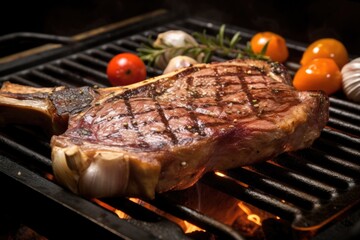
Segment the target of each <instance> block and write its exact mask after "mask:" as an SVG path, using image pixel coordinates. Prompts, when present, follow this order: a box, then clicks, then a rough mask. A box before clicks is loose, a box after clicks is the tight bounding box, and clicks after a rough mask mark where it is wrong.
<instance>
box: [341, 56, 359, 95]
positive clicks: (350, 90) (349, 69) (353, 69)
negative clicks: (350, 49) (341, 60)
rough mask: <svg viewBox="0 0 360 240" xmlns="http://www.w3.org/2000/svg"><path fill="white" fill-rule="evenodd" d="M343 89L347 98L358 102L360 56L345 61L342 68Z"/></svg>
mask: <svg viewBox="0 0 360 240" xmlns="http://www.w3.org/2000/svg"><path fill="white" fill-rule="evenodd" d="M341 74H342V77H343V80H342V83H343V91H344V93H345V95H346V96H347V98H348V99H349V100H352V101H354V102H360V58H356V59H354V60H352V61H351V62H349V63H347V64H346V65H345V66H344V67H343V68H342V69H341Z"/></svg>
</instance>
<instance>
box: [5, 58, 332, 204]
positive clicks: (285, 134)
mask: <svg viewBox="0 0 360 240" xmlns="http://www.w3.org/2000/svg"><path fill="white" fill-rule="evenodd" d="M290 82H291V77H290V75H289V74H288V73H287V71H286V69H285V67H284V66H283V65H281V64H278V63H273V62H267V61H260V60H231V61H226V62H220V63H211V64H198V65H195V66H192V67H188V68H185V69H181V70H178V71H175V72H172V73H169V74H166V75H162V76H158V77H155V78H152V79H148V80H145V81H143V82H141V83H137V84H133V85H130V86H128V87H113V88H102V89H95V88H91V87H82V88H65V87H56V88H40V89H38V88H29V87H24V86H20V85H16V84H11V83H6V84H4V85H3V87H2V89H1V91H0V122H3V123H4V122H17V123H19V122H22V123H25V122H27V123H31V124H40V125H42V126H44V127H46V129H47V130H48V131H49V132H51V133H52V134H54V135H53V136H52V138H51V147H52V160H53V170H54V175H55V177H56V180H57V181H58V182H59V183H61V184H62V185H64V186H66V187H68V188H69V189H70V190H71V191H73V192H75V193H78V194H81V195H84V196H89V197H111V196H124V195H126V196H140V197H147V198H153V197H154V195H155V192H164V191H169V190H175V189H185V188H187V187H189V186H191V185H193V184H194V183H195V182H196V181H197V180H198V179H199V178H200V177H201V176H202V175H203V174H204V173H206V172H208V171H212V170H224V169H229V168H235V167H239V166H244V165H249V164H253V163H256V162H259V161H265V160H268V159H271V158H273V157H275V156H277V155H279V154H281V153H283V152H286V151H294V150H297V149H302V148H306V147H308V146H310V145H311V144H312V142H313V141H314V140H315V139H316V138H317V137H318V136H319V134H320V132H321V130H322V129H323V128H324V126H325V125H326V122H327V120H328V108H329V103H328V99H327V96H326V95H325V94H324V93H322V92H315V91H311V92H300V91H296V90H294V88H293V87H292V86H291V83H290ZM14 108H16V110H14ZM28 112H31V113H32V114H31V115H29V114H27V116H29V118H30V116H32V117H33V118H32V119H29V118H28V117H26V119H24V118H23V116H24V115H23V114H24V113H28Z"/></svg>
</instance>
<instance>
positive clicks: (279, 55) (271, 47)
mask: <svg viewBox="0 0 360 240" xmlns="http://www.w3.org/2000/svg"><path fill="white" fill-rule="evenodd" d="M267 42H269V44H268V46H267V49H266V53H265V56H268V57H270V59H271V60H273V61H277V62H280V63H282V62H285V61H286V59H287V58H288V57H289V50H288V48H287V46H286V41H285V39H284V38H283V37H281V36H280V35H278V34H276V33H273V32H259V33H257V34H255V35H254V36H253V37H252V38H251V41H250V45H251V48H252V50H253V51H254V52H255V53H260V52H261V50H262V49H263V47H264V46H265V44H266V43H267Z"/></svg>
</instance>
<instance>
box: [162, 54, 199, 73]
mask: <svg viewBox="0 0 360 240" xmlns="http://www.w3.org/2000/svg"><path fill="white" fill-rule="evenodd" d="M196 63H198V62H197V61H196V60H195V59H193V58H191V57H188V56H176V57H173V58H172V59H171V60H170V61H169V63H168V65H167V66H166V68H165V70H164V74H165V73H169V72H172V71H175V70H178V69H181V68H185V67H189V66H191V65H193V64H196Z"/></svg>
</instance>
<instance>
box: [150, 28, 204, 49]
mask: <svg viewBox="0 0 360 240" xmlns="http://www.w3.org/2000/svg"><path fill="white" fill-rule="evenodd" d="M197 45H198V43H197V42H196V40H195V39H194V38H193V37H192V36H191V35H189V34H188V33H186V32H184V31H180V30H169V31H166V32H163V33H160V34H159V35H158V36H157V38H156V40H155V42H154V43H153V46H154V47H184V46H197Z"/></svg>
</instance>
